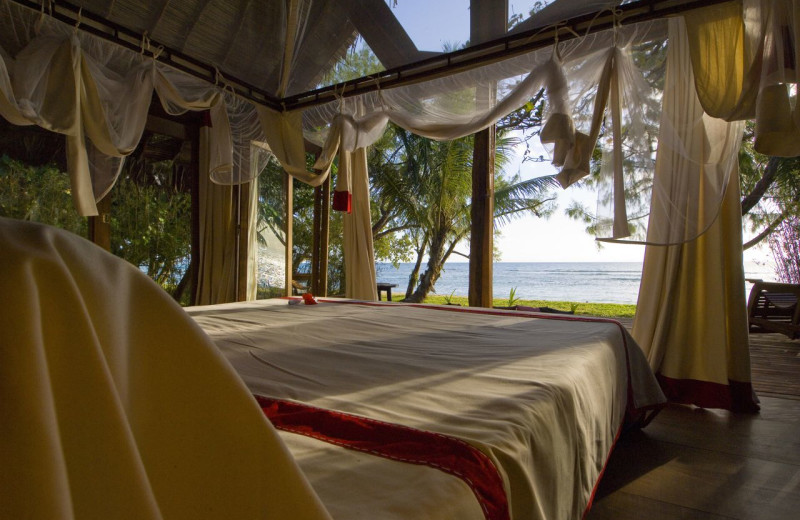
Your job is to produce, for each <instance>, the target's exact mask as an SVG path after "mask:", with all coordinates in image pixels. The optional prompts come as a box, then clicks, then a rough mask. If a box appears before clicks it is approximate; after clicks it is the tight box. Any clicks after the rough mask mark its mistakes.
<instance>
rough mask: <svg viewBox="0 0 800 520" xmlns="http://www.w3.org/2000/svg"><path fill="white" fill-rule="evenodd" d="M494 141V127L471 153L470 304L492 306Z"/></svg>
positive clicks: (482, 135)
mask: <svg viewBox="0 0 800 520" xmlns="http://www.w3.org/2000/svg"><path fill="white" fill-rule="evenodd" d="M494 142H495V135H494V126H491V127H489V128H487V129H486V130H483V131H481V132H478V133H477V134H475V149H474V151H473V155H472V231H471V238H470V244H469V305H470V307H491V306H492V279H493V277H492V275H493V273H492V260H493V258H492V256H493V253H494V225H493V221H494V218H493V217H494Z"/></svg>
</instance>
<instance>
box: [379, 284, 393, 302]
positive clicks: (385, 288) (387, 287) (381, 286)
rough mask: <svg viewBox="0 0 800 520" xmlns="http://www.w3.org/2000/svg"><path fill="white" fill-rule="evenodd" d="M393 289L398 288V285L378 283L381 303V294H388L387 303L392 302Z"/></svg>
mask: <svg viewBox="0 0 800 520" xmlns="http://www.w3.org/2000/svg"><path fill="white" fill-rule="evenodd" d="M392 287H397V284H396V283H381V282H378V301H381V292H384V291H385V292H386V301H387V302H390V301H392Z"/></svg>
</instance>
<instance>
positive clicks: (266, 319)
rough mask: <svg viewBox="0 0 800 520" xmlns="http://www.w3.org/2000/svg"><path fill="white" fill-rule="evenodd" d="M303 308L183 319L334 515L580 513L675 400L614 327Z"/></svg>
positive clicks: (360, 307) (441, 311) (457, 312)
mask: <svg viewBox="0 0 800 520" xmlns="http://www.w3.org/2000/svg"><path fill="white" fill-rule="evenodd" d="M294 303H296V300H295V301H294ZM294 303H292V302H291V301H290V300H289V301H287V300H286V299H277V300H266V301H258V302H242V303H235V304H224V305H215V306H208V307H194V308H189V309H187V312H188V313H189V314H190V316H192V317H193V318H194V320H195V321H196V322H197V323H198V324H199V325H200V326H201V328H202V329H203V330H204V331H205V332H206V333H207V334H208V335H209V336H210V337H211V339H212V340H213V341H214V343H215V344H216V345H217V346H218V348H219V349H220V350H221V351H222V353H223V354H224V356H225V357H226V358H227V359H228V361H229V362H230V363H231V364H232V365H233V367H234V369H235V370H236V372H237V373H238V374H239V375H240V376H241V377H242V379H243V380H244V382H245V384H246V385H247V387H248V388H249V390H250V391H251V392H252V393H253V394H254V395H255V396H257V398H258V399H259V402H260V403H261V404H262V408H263V409H264V411H265V413H267V414H268V416H270V414H273V415H272V416H270V418H271V419H272V420H273V423H274V424H275V425H276V426H277V427H278V429H279V430H280V431H281V436H282V438H283V440H284V441H285V443H286V444H287V445H288V447H289V450H290V451H291V452H292V454H293V455H294V457H295V459H296V460H297V462H298V464H299V465H300V467H301V469H302V470H303V471H304V473H305V474H306V477H307V478H308V479H309V481H310V482H311V485H312V487H314V489H315V491H316V492H317V494H318V495H319V496H320V498H321V499H322V501H323V503H324V504H325V506H326V508H327V509H328V511H329V512H330V513H331V515H332V516H333V517H334V518H341V519H344V518H381V519H393V518H397V519H400V518H404V519H420V518H430V519H440V518H459V519H461V518H476V519H481V518H486V519H494V518H514V519H523V518H524V519H571V518H575V519H577V518H581V517H582V516H583V514H584V513H585V511H586V510H587V508H588V507H589V506H590V503H591V499H592V496H593V492H594V489H595V486H596V484H597V482H598V480H599V478H600V476H601V474H602V471H603V468H604V465H605V462H606V461H607V459H608V456H609V454H610V452H611V450H612V448H613V446H614V443H615V441H616V439H617V437H618V435H619V433H620V431H621V429H622V427H623V425H624V424H625V422H626V418H627V419H628V420H630V418H632V417H634V416H636V415H637V414H639V413H641V412H643V411H645V410H648V409H653V408H655V407H658V406H659V405H660V404H661V403H663V402H664V397H663V394H662V393H661V391H660V389H659V387H658V384H657V383H656V380H655V378H654V376H653V374H652V372H651V371H650V369H649V367H648V365H647V362H646V360H645V359H644V356H643V355H642V353H641V351H640V349H639V348H638V346H637V345H636V344H635V342H634V340H633V339H632V338H631V336H630V335H629V334H628V332H627V331H626V330H625V329H624V327H622V326H621V325H620V324H619V323H617V322H614V321H612V320H604V319H592V318H570V317H565V316H553V315H550V316H548V315H541V314H534V313H527V312H514V311H490V310H486V309H484V310H476V309H462V308H458V307H450V306H424V305H402V304H400V305H398V304H393V303H385V304H381V303H365V302H354V301H349V300H323V301H321V303H320V304H318V305H302V304H301V305H296V304H294ZM284 409H285V410H287V411H288V412H287V413H285V414H283V415H280V413H283V412H282V411H283V410H284ZM275 414H277V415H275ZM298 417H299V418H300V419H299V420H300V423H299V424H294V425H293V424H291V421H294V420H298V419H297V418H298ZM309 417H312V418H313V419H308V420H309V421H317V422H303V421H306V419H307V418H309ZM334 419H336V420H338V421H344V423H345V425H346V428H345V429H347V428H350V427H354V428H356V430H357V431H356V432H355V433H353V435H355V438H351V437H348V436H350V435H351V433H350V431H349V430H348V431H346V432H345V433H344V434H341V431H343V430H341V428H340V426H341V425H339V426H336V425H333V421H334ZM319 425H324V427H323V428H320V427H319ZM354 425H355V426H354ZM325 428H332V430H325ZM393 428H394V429H395V430H392V429H393ZM384 430H385V431H384ZM331 431H332V432H333V433H331ZM392 431H396V432H398V435H400V437H395V436H394V434H393V433H392ZM404 435H410V436H411V437H412V438H413V440H414V442H416V439H417V438H419V439H422V440H423V441H424V440H425V439H431V440H432V445H431V446H430V447H425V446H424V445H422V444H419V445H413V446H411V445H409V444H408V442H410V441H407V439H406V437H404ZM384 442H386V443H388V447H382V445H381V443H384ZM462 445H463V446H462ZM398 447H399V448H398ZM451 449H452V450H455V451H447V450H451ZM459 450H468V451H459ZM428 452H432V453H434V454H435V456H434V458H433V460H432V461H429V460H428V461H426V460H422V459H424V458H425V455H424V454H425V453H428ZM398 453H399V454H400V455H398ZM436 457H439V458H436ZM481 457H483V459H485V460H483V459H481ZM467 459H470V460H471V459H475V460H476V461H477V462H475V464H478V466H477V467H478V468H480V467H483V468H484V469H476V467H472V468H471V469H470V468H469V467H467V468H466V469H465V468H462V467H460V466H459V464H461V462H463V461H464V460H467ZM442 461H444V462H442ZM451 462H452V463H453V466H452V467H450V466H449V464H450V463H451ZM485 463H487V464H488V465H487V466H485V467H484V466H480V464H485ZM487 468H489V469H487ZM482 475H483V476H487V478H488V483H487V482H484V481H483V476H482ZM492 478H494V479H495V480H494V481H492ZM494 485H497V486H499V487H500V488H501V490H502V493H501V494H502V497H500V498H498V497H494V498H493V497H492V496H489V495H491V489H492V486H494ZM487 490H488V491H487ZM497 502H503V503H497Z"/></svg>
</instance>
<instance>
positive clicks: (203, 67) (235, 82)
mask: <svg viewBox="0 0 800 520" xmlns="http://www.w3.org/2000/svg"><path fill="white" fill-rule="evenodd" d="M9 1H11V2H14V3H16V4H19V5H21V6H24V7H27V8H29V9H33V10H35V11H38V10H40V8H41V5H40V4H39V3H38V2H34V1H31V0H9ZM49 15H50V16H52V17H53V18H54V19H56V20H58V21H60V22H63V23H66V24H69V25H75V24H76V23H78V22H80V30H81V31H83V32H86V33H89V34H92V35H94V36H97V37H98V38H102V39H104V40H106V41H110V42H113V43H116V44H117V45H119V46H121V47H125V48H127V49H130V50H132V51H135V52H142V53H143V54H144V55H145V56H151V57H152V56H153V51H152V50H149V49H144V50H143V49H142V44H141V42H142V34H140V33H138V32H136V31H133V30H131V29H128V28H127V27H124V26H122V25H120V24H117V23H113V22H110V21H108V20H106V19H105V18H104V17H103V16H100V15H97V14H95V13H92V12H91V11H89V10H88V9H82V8H80V7H78V6H76V5H74V4H71V3H69V2H67V1H63V0H59V2H58V3H54V4H53V11H52V13H49ZM150 49H159V52H160V54H159V56H158V61H160V62H162V63H165V64H167V65H169V66H170V67H173V68H175V69H178V70H180V71H183V72H185V73H187V74H189V75H190V76H194V77H196V78H199V79H202V80H205V81H208V82H209V83H215V82H216V79H217V74H216V72H217V69H216V68H215V67H214V66H213V65H210V64H207V63H204V62H202V61H200V60H198V59H196V58H193V57H191V56H189V55H187V54H185V53H183V52H180V51H178V50H176V49H173V48H171V47H169V46H166V45H163V44H161V43H159V42H157V41H155V40H150ZM225 82H226V85H227V86H229V87H230V88H232V89H233V90H234V92H235V93H236V94H237V95H239V96H241V97H243V98H245V99H248V100H250V101H252V102H254V103H257V104H260V105H263V106H266V107H269V108H272V109H275V110H281V108H282V107H281V102H280V100H279V99H278V98H277V97H275V96H273V95H272V94H270V93H269V92H267V91H265V90H263V89H261V88H259V87H256V86H255V85H252V84H250V83H248V82H246V81H243V80H241V79H238V78H236V77H234V76H231V75H228V74H225Z"/></svg>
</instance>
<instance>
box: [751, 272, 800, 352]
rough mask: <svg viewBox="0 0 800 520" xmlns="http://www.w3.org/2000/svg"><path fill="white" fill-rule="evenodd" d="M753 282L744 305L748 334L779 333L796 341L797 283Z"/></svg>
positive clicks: (799, 324)
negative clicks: (745, 307) (745, 306)
mask: <svg viewBox="0 0 800 520" xmlns="http://www.w3.org/2000/svg"><path fill="white" fill-rule="evenodd" d="M749 281H751V282H753V288H752V289H751V290H750V298H749V300H748V302H747V317H748V321H749V323H750V332H780V333H781V334H785V335H786V336H788V337H789V338H791V339H796V338H800V305H798V303H797V302H798V300H800V284H792V283H776V282H764V281H762V280H749Z"/></svg>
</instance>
